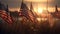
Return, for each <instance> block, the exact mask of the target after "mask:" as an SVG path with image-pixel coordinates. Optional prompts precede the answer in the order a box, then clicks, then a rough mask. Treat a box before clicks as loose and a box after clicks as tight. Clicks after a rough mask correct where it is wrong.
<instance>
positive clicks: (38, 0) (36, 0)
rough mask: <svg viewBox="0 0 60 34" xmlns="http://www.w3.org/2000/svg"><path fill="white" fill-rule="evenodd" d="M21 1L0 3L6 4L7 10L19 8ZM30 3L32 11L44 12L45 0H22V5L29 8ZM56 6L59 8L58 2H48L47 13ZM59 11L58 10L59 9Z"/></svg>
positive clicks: (3, 1) (52, 0) (56, 0)
mask: <svg viewBox="0 0 60 34" xmlns="http://www.w3.org/2000/svg"><path fill="white" fill-rule="evenodd" d="M21 1H22V0H1V2H2V3H5V4H8V6H9V8H13V9H14V8H15V9H16V8H17V9H18V8H20V6H21ZM31 2H32V4H33V7H34V10H35V11H37V8H40V9H43V10H46V6H47V0H24V3H26V4H27V6H28V7H30V3H31ZM56 4H57V6H58V8H59V7H60V0H48V7H49V9H48V10H49V11H53V10H54V7H55V5H56ZM59 9H60V8H59Z"/></svg>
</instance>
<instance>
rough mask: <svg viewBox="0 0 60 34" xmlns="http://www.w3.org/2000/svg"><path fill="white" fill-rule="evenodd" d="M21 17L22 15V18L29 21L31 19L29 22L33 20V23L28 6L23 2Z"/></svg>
mask: <svg viewBox="0 0 60 34" xmlns="http://www.w3.org/2000/svg"><path fill="white" fill-rule="evenodd" d="M20 11H21V12H20V13H21V14H20V15H22V16H25V17H26V18H27V19H29V20H31V21H32V19H31V18H30V16H29V13H28V12H29V8H28V7H27V5H26V4H25V3H24V2H23V1H22V3H21V8H20Z"/></svg>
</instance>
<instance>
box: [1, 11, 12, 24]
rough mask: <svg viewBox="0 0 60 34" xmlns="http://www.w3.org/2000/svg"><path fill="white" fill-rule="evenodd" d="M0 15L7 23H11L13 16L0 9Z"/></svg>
mask: <svg viewBox="0 0 60 34" xmlns="http://www.w3.org/2000/svg"><path fill="white" fill-rule="evenodd" d="M0 17H1V18H2V19H3V20H4V21H6V22H7V23H13V18H12V17H11V16H10V15H8V14H7V13H6V12H5V11H3V10H0Z"/></svg>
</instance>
